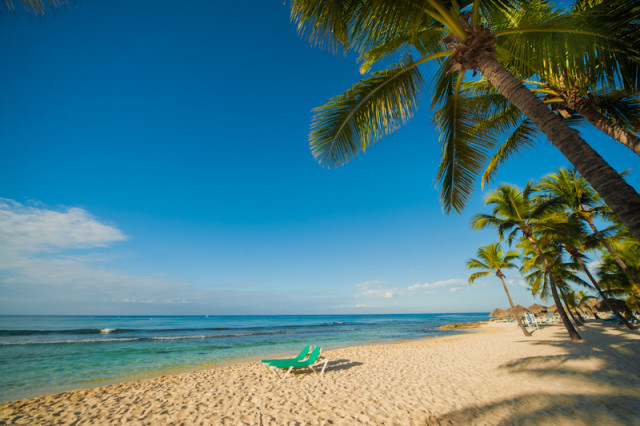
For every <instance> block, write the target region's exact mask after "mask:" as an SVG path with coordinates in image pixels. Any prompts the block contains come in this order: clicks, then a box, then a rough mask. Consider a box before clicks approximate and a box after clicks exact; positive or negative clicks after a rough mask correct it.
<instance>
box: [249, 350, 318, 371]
mask: <svg viewBox="0 0 640 426" xmlns="http://www.w3.org/2000/svg"><path fill="white" fill-rule="evenodd" d="M310 350H311V346H309V345H307V346H305V347H304V348H302V350H301V351H300V353H299V354H298V355H297V356H296V357H294V358H278V359H263V360H261V361H260V364H262V365H264V366H265V367H266V368H267V370H269V371H271V369H270V368H269V364H270V363H272V362H278V361H290V362H293V361H302V360H303V359H305V358H306V357H307V355H309V351H310Z"/></svg>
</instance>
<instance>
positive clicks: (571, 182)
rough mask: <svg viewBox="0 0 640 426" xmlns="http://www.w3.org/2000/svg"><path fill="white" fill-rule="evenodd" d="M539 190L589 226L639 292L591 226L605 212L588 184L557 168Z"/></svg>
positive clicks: (639, 284)
mask: <svg viewBox="0 0 640 426" xmlns="http://www.w3.org/2000/svg"><path fill="white" fill-rule="evenodd" d="M540 189H541V190H542V191H544V192H546V193H547V194H548V195H549V196H551V197H553V198H554V199H555V200H557V201H558V202H559V203H561V204H562V205H563V206H564V207H565V209H566V211H567V212H568V214H569V215H570V216H571V217H574V218H576V219H578V220H580V221H583V222H585V223H586V224H588V225H589V228H591V230H592V231H593V233H594V235H595V236H596V237H597V238H598V240H599V241H600V242H601V243H602V245H603V246H604V247H605V248H606V250H607V251H608V252H609V253H610V254H611V256H612V257H613V258H614V259H615V260H616V262H617V263H618V265H620V268H621V269H622V270H623V271H624V272H625V273H626V274H627V275H628V276H629V278H630V279H631V281H632V282H633V283H635V287H636V289H637V291H640V279H639V278H638V277H637V275H636V274H635V273H634V272H633V271H632V270H631V269H629V267H628V266H627V265H626V263H625V262H624V261H623V260H622V258H621V257H620V256H619V255H618V254H617V253H616V251H615V250H614V249H613V247H612V246H611V244H610V243H609V242H608V241H607V239H606V238H605V237H604V235H602V233H601V232H600V231H599V230H598V228H597V227H596V226H595V223H594V221H593V219H594V218H595V217H597V216H602V215H603V214H605V215H606V213H607V212H606V210H607V209H606V206H605V205H603V204H602V202H601V200H600V198H599V197H598V194H597V193H596V192H595V191H594V190H593V189H592V188H591V186H590V185H589V183H588V182H587V181H586V180H585V179H584V178H583V177H582V176H580V175H579V174H578V173H576V171H575V170H567V169H565V168H561V169H558V170H557V171H556V172H554V173H550V174H549V175H547V176H545V177H544V178H542V181H541V183H540Z"/></svg>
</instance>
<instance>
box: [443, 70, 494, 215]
mask: <svg viewBox="0 0 640 426" xmlns="http://www.w3.org/2000/svg"><path fill="white" fill-rule="evenodd" d="M452 76H453V74H452ZM455 76H457V77H459V78H460V77H461V75H460V74H459V73H456V74H455ZM474 100H475V98H469V97H466V96H464V95H463V93H462V92H460V91H459V90H457V91H454V93H453V94H450V95H449V96H448V97H447V98H446V101H445V104H444V106H443V107H442V108H440V109H439V110H438V111H437V112H436V115H435V121H436V125H437V127H438V129H439V130H440V143H441V144H442V159H441V161H440V166H439V168H438V174H437V182H438V185H439V186H440V200H441V202H442V205H443V209H444V211H445V212H446V213H449V212H451V210H452V209H453V210H456V211H457V212H461V211H462V210H463V209H464V206H465V204H466V202H467V200H468V199H469V196H470V195H471V193H472V192H473V185H474V183H475V180H476V177H477V176H478V174H479V170H480V169H481V168H482V166H483V165H484V162H485V160H486V159H487V157H488V153H489V149H490V148H491V147H492V146H494V145H495V143H496V140H495V139H493V137H492V136H491V135H489V134H482V133H478V132H476V131H475V126H474V125H475V123H476V121H477V116H478V111H482V108H479V107H478V105H477V103H476V102H474Z"/></svg>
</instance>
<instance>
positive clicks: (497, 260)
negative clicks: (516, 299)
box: [467, 243, 531, 337]
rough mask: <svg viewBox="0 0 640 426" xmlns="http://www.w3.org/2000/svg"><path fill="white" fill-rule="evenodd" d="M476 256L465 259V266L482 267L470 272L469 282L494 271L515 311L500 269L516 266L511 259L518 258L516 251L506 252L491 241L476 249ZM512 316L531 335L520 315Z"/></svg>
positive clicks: (526, 333)
mask: <svg viewBox="0 0 640 426" xmlns="http://www.w3.org/2000/svg"><path fill="white" fill-rule="evenodd" d="M477 256H478V258H477V259H469V260H468V261H467V267H468V268H469V269H483V271H480V272H475V273H473V274H471V276H470V277H469V284H473V282H474V281H475V280H476V279H478V278H480V277H486V276H487V275H489V274H490V273H491V272H495V274H496V277H498V278H500V282H502V287H503V288H504V292H505V293H507V298H508V299H509V305H511V311H512V312H515V308H516V306H515V305H514V304H513V300H512V299H511V294H509V289H507V284H505V282H504V274H503V273H502V270H503V269H508V268H515V267H516V265H515V264H514V263H513V262H512V261H513V260H515V259H517V258H518V252H515V251H509V252H507V253H504V252H503V251H502V248H501V247H500V244H499V243H493V244H489V245H486V246H483V247H480V248H479V249H478V255H477ZM514 316H515V319H516V321H517V322H518V326H519V327H520V330H522V333H523V334H524V335H525V336H527V337H529V336H531V334H530V333H529V332H528V331H527V329H526V327H525V326H524V324H523V323H522V320H521V319H520V316H519V315H514Z"/></svg>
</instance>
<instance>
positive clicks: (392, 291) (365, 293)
mask: <svg viewBox="0 0 640 426" xmlns="http://www.w3.org/2000/svg"><path fill="white" fill-rule="evenodd" d="M386 284H387V283H386V282H384V281H365V282H363V283H360V284H356V288H357V289H358V290H360V291H359V292H358V293H356V297H381V298H385V299H391V298H393V297H396V296H398V295H400V294H402V293H401V292H399V291H398V289H397V288H387V287H386Z"/></svg>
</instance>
